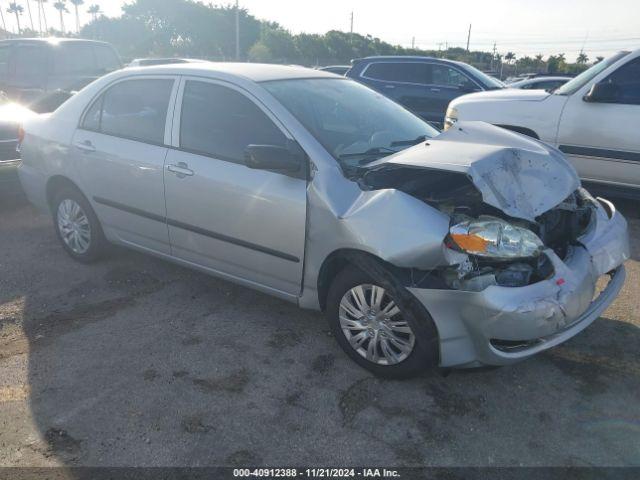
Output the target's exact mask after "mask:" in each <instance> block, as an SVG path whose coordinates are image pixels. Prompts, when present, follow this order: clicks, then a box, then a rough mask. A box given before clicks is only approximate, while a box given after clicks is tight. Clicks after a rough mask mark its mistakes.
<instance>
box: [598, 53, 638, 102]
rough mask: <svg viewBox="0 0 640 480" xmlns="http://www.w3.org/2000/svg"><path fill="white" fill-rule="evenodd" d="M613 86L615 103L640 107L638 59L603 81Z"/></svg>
mask: <svg viewBox="0 0 640 480" xmlns="http://www.w3.org/2000/svg"><path fill="white" fill-rule="evenodd" d="M605 82H609V83H611V84H613V85H615V87H616V89H615V92H616V94H615V96H616V100H615V103H622V104H627V105H640V57H639V58H636V59H635V60H631V61H630V62H629V63H627V64H625V65H623V66H622V67H620V68H618V69H617V70H616V71H615V72H613V73H612V74H611V75H609V77H608V78H607V79H606V80H605Z"/></svg>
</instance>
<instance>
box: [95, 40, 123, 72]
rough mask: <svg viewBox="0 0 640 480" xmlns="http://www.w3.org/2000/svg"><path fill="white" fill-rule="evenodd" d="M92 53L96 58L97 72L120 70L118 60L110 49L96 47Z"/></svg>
mask: <svg viewBox="0 0 640 480" xmlns="http://www.w3.org/2000/svg"><path fill="white" fill-rule="evenodd" d="M93 51H94V53H95V56H96V64H97V66H98V70H99V71H101V72H112V71H114V70H117V69H119V68H120V66H121V65H120V59H119V58H118V56H117V55H116V53H115V52H114V51H113V50H112V49H111V48H110V47H107V46H105V45H96V46H94V49H93Z"/></svg>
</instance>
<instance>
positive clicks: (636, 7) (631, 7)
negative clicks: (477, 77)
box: [0, 0, 640, 60]
mask: <svg viewBox="0 0 640 480" xmlns="http://www.w3.org/2000/svg"><path fill="white" fill-rule="evenodd" d="M29 1H30V5H31V10H32V15H33V18H34V22H35V24H36V27H37V7H36V2H35V0H29ZM129 1H131V0H129ZM239 1H240V6H241V7H244V8H247V9H248V10H249V12H250V13H251V14H253V15H254V16H256V17H258V18H260V19H265V20H272V21H276V22H278V23H279V24H281V25H282V26H283V27H285V28H287V29H288V30H290V31H291V32H292V33H300V32H308V33H325V32H326V31H328V30H332V29H337V30H344V31H348V30H349V28H350V17H351V12H353V16H354V22H353V23H354V31H355V32H357V33H360V34H363V35H366V34H369V35H372V36H375V37H379V38H381V39H382V40H385V41H387V42H389V43H393V44H398V45H402V46H406V47H408V46H411V45H412V42H415V46H416V47H419V48H425V49H438V48H445V47H446V46H447V45H448V46H450V47H466V41H467V33H468V29H469V24H471V25H472V28H471V45H470V47H471V49H472V50H473V49H477V50H485V51H490V50H493V45H494V42H495V44H496V49H497V51H498V52H499V53H506V52H508V51H512V52H514V53H516V54H517V55H518V56H523V55H530V56H534V55H536V54H539V53H541V54H544V55H545V56H547V55H550V54H557V53H561V52H563V53H565V54H566V57H567V59H568V60H574V59H575V57H576V56H577V55H578V53H579V52H580V51H581V50H582V49H584V51H585V53H587V55H589V57H590V58H591V59H595V57H596V56H607V55H610V54H612V53H614V52H616V51H618V50H621V49H629V48H640V0H608V1H606V2H605V1H602V0H483V1H479V0H455V1H451V0H439V1H433V0H394V1H393V2H381V1H374V0H369V1H367V0H315V1H308V0H239ZM26 2H27V0H18V3H20V4H22V5H23V6H24V7H25V12H24V14H23V15H22V17H21V24H22V25H23V26H24V25H27V26H28V25H29V23H28V22H29V16H28V13H27V8H26ZM209 2H211V3H214V4H219V3H222V4H224V3H230V2H226V1H225V0H218V1H216V0H207V1H206V3H209ZM52 3H53V2H52V1H50V2H48V3H47V5H48V6H47V7H46V8H47V18H48V19H49V23H52V24H53V25H54V26H55V27H56V28H59V15H58V12H57V11H56V10H54V9H53V7H52ZM85 3H86V4H85V5H83V6H82V7H81V22H82V23H84V22H88V21H89V20H90V16H89V15H88V14H87V13H86V9H87V7H88V5H89V4H93V3H96V4H99V5H100V6H101V8H102V10H103V11H104V13H105V14H106V15H109V16H117V15H119V14H120V12H121V6H122V5H123V4H124V3H126V0H87V1H86V2H85ZM0 5H2V10H3V12H5V13H4V18H5V21H6V23H7V28H8V29H9V30H13V29H15V17H14V16H13V15H10V14H8V13H6V7H7V6H8V1H6V0H0ZM68 8H69V10H70V12H71V13H70V14H67V15H66V18H65V24H66V26H67V28H68V29H70V28H75V17H74V16H73V8H72V5H70V4H69V7H68Z"/></svg>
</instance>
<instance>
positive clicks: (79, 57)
mask: <svg viewBox="0 0 640 480" xmlns="http://www.w3.org/2000/svg"><path fill="white" fill-rule="evenodd" d="M53 71H54V72H55V73H56V74H58V75H91V74H95V73H96V72H97V71H98V68H97V66H96V62H95V58H94V55H93V47H92V45H90V44H86V43H78V44H76V43H62V44H60V45H58V46H56V47H55V48H54V55H53Z"/></svg>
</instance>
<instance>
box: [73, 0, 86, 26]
mask: <svg viewBox="0 0 640 480" xmlns="http://www.w3.org/2000/svg"><path fill="white" fill-rule="evenodd" d="M70 1H71V3H72V4H73V8H75V9H76V32H78V33H80V15H79V14H78V7H79V6H80V5H84V0H70Z"/></svg>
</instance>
